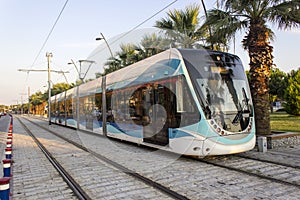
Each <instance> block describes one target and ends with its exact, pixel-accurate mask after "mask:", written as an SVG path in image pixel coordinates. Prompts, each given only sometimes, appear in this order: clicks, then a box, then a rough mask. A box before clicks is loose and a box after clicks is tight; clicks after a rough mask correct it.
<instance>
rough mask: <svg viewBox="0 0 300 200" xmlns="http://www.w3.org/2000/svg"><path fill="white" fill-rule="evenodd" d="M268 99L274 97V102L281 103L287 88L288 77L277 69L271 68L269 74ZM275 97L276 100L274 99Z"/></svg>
mask: <svg viewBox="0 0 300 200" xmlns="http://www.w3.org/2000/svg"><path fill="white" fill-rule="evenodd" d="M269 81H270V84H269V87H270V98H271V97H274V98H272V99H274V100H275V101H278V100H279V101H283V100H284V94H285V90H286V88H287V87H288V76H287V74H286V73H285V72H283V71H280V70H279V69H278V68H273V69H272V70H271V73H270V79H269ZM275 96H276V98H275Z"/></svg>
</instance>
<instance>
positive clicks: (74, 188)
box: [17, 118, 91, 200]
mask: <svg viewBox="0 0 300 200" xmlns="http://www.w3.org/2000/svg"><path fill="white" fill-rule="evenodd" d="M17 119H18V121H19V122H20V124H21V125H22V126H23V128H24V129H25V131H26V132H27V133H28V134H29V135H30V136H31V137H32V138H33V140H34V142H35V143H36V144H37V145H38V147H39V148H40V149H41V151H42V152H43V153H44V155H45V156H46V158H47V159H48V160H49V161H50V163H51V164H52V165H53V166H54V168H55V169H56V170H57V172H58V173H59V174H60V175H61V177H62V178H63V179H64V181H65V182H66V183H67V184H68V186H69V187H70V189H71V190H72V191H73V192H74V194H75V195H76V196H77V197H78V198H79V199H81V200H91V198H90V197H89V196H88V195H87V194H86V192H85V191H84V190H83V189H82V188H81V186H80V185H79V184H78V183H77V182H76V181H75V180H74V179H73V178H72V176H71V175H70V174H69V173H68V172H67V171H66V170H65V169H64V168H63V166H62V165H61V164H59V162H58V161H57V160H56V159H55V158H54V157H53V155H52V154H51V153H50V152H49V151H48V150H47V149H46V147H45V146H44V145H43V144H42V143H41V142H40V141H39V140H38V139H37V138H36V137H35V135H34V134H33V133H32V132H31V131H30V130H29V129H28V127H27V126H26V125H25V124H24V123H23V122H22V121H21V120H20V119H19V118H17Z"/></svg>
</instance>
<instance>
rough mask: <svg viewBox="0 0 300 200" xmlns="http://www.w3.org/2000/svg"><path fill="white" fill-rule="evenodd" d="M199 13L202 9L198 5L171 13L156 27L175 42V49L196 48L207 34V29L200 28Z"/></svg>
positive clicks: (157, 22) (158, 22)
mask: <svg viewBox="0 0 300 200" xmlns="http://www.w3.org/2000/svg"><path fill="white" fill-rule="evenodd" d="M199 12H200V7H199V6H198V5H196V4H194V5H190V6H187V7H186V8H185V10H176V9H175V10H174V11H169V12H168V13H167V14H168V17H166V18H163V19H161V20H160V21H156V24H155V27H157V28H160V29H162V30H164V31H165V32H166V35H167V36H168V38H169V39H171V40H172V41H173V42H172V46H173V47H176V46H180V47H184V48H191V47H194V46H195V45H196V44H197V43H198V42H199V41H200V40H202V39H203V37H204V36H205V35H206V34H207V29H206V30H204V29H201V28H200V27H199V18H198V15H199Z"/></svg>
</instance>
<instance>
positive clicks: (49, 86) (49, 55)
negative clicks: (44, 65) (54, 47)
mask: <svg viewBox="0 0 300 200" xmlns="http://www.w3.org/2000/svg"><path fill="white" fill-rule="evenodd" d="M46 57H47V62H48V120H49V125H51V83H50V80H51V79H50V58H52V57H53V55H52V53H48V52H47V53H46Z"/></svg>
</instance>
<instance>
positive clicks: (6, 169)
mask: <svg viewBox="0 0 300 200" xmlns="http://www.w3.org/2000/svg"><path fill="white" fill-rule="evenodd" d="M2 162H3V176H4V177H11V159H4V160H2Z"/></svg>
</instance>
